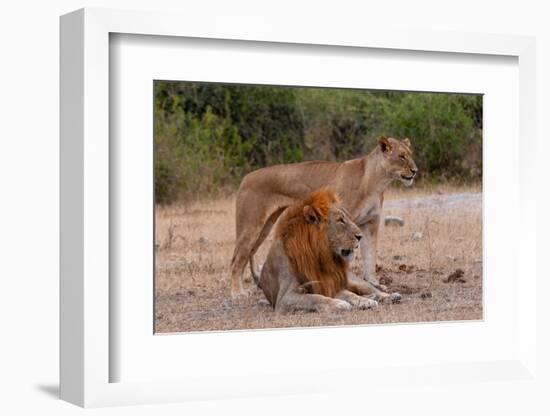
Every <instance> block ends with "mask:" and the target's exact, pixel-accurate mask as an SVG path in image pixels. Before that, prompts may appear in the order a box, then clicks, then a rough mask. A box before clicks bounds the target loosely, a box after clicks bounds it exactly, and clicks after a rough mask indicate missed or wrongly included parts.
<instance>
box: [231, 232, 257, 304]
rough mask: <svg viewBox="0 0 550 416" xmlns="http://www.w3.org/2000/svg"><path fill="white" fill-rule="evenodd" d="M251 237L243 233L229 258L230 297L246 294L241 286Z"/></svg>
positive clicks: (251, 242)
mask: <svg viewBox="0 0 550 416" xmlns="http://www.w3.org/2000/svg"><path fill="white" fill-rule="evenodd" d="M252 245H253V237H250V234H245V235H244V236H241V238H240V239H238V240H237V244H236V245H235V252H234V254H233V259H232V260H231V297H232V298H237V297H239V296H243V295H246V292H245V291H244V286H243V278H242V277H243V276H242V275H243V272H244V268H245V267H246V263H248V260H249V258H250V251H251V250H252Z"/></svg>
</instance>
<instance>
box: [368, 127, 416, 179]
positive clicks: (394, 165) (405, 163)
mask: <svg viewBox="0 0 550 416" xmlns="http://www.w3.org/2000/svg"><path fill="white" fill-rule="evenodd" d="M378 144H379V146H380V149H381V150H382V154H383V156H384V168H385V170H386V172H388V173H389V174H390V175H391V176H392V177H393V178H394V179H398V180H400V181H401V182H402V183H403V184H404V185H406V186H411V185H412V184H413V181H414V178H415V176H416V173H417V172H418V168H417V167H416V163H414V160H413V157H412V149H411V142H410V140H409V139H403V140H401V141H400V140H397V139H394V138H393V137H384V136H382V137H380V138H379V139H378Z"/></svg>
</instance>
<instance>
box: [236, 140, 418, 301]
mask: <svg viewBox="0 0 550 416" xmlns="http://www.w3.org/2000/svg"><path fill="white" fill-rule="evenodd" d="M417 172H418V168H417V167H416V164H415V163H414V160H413V158H412V150H411V143H410V141H409V139H404V140H397V139H394V138H391V137H385V136H382V137H380V138H379V139H378V146H376V148H375V149H373V150H372V151H371V152H370V153H369V154H368V155H367V156H365V157H363V158H360V159H353V160H348V161H346V162H342V163H333V162H322V161H316V162H302V163H295V164H290V165H277V166H271V167H267V168H262V169H258V170H256V171H254V172H251V173H249V174H248V175H246V176H245V177H244V179H243V180H242V182H241V185H240V187H239V190H238V193H237V202H236V231H237V241H236V246H235V251H234V253H233V258H232V260H231V294H232V296H233V297H237V296H239V295H242V294H244V293H245V292H244V289H243V282H242V274H243V271H244V268H245V267H246V264H247V263H248V262H250V269H251V271H252V275H253V276H257V275H258V271H257V270H256V267H255V264H254V254H255V253H256V251H257V250H258V248H259V247H260V245H261V244H262V242H263V241H264V240H265V238H266V237H267V236H268V234H269V232H270V230H271V228H272V226H273V224H275V222H276V221H277V218H278V217H279V216H280V215H281V214H282V213H283V211H284V210H285V209H286V208H287V207H288V206H290V205H292V204H294V203H296V202H297V201H299V200H301V199H303V198H305V196H306V195H308V194H309V193H310V192H311V191H313V190H316V189H319V188H320V187H322V186H327V185H329V186H332V187H334V189H335V190H336V192H337V194H338V196H339V197H340V198H341V200H342V205H343V207H345V208H346V209H347V210H348V211H349V213H350V215H351V218H352V219H353V221H354V222H355V223H356V224H357V225H358V226H359V228H360V229H361V231H362V232H363V235H364V238H363V239H362V240H361V244H360V246H361V255H362V260H363V262H364V276H363V279H365V280H367V281H368V282H369V283H370V284H372V285H373V287H374V288H382V287H380V286H379V285H378V282H377V281H376V275H375V267H376V243H377V241H376V240H377V234H378V226H379V223H380V214H381V211H382V203H383V200H384V190H385V189H386V188H387V187H388V185H389V184H390V183H391V182H392V181H393V180H395V179H397V180H400V181H401V182H403V183H404V184H405V185H408V186H410V185H412V183H413V180H414V177H415V176H416V173H417ZM382 289H383V288H382Z"/></svg>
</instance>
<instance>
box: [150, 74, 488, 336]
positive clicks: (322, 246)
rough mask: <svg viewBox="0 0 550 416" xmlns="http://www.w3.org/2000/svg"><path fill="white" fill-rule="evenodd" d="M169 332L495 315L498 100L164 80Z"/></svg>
mask: <svg viewBox="0 0 550 416" xmlns="http://www.w3.org/2000/svg"><path fill="white" fill-rule="evenodd" d="M153 90H154V106H153V108H152V113H153V114H152V116H153V120H154V137H153V142H154V200H155V203H154V235H155V241H154V311H153V313H154V333H155V334H168V333H190V332H197V331H229V330H254V329H275V328H307V327H327V326H330V327H335V326H345V325H372V324H378V325H382V324H396V323H426V322H449V321H472V320H483V210H482V206H483V192H482V191H483V95H482V94H465V93H458V92H445V93H443V92H425V91H394V90H367V89H350V88H326V87H317V86H284V85H252V84H230V83H211V82H196V81H175V80H154V81H153Z"/></svg>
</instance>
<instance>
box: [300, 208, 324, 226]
mask: <svg viewBox="0 0 550 416" xmlns="http://www.w3.org/2000/svg"><path fill="white" fill-rule="evenodd" d="M303 211H304V217H305V218H306V221H307V222H309V223H310V224H319V222H320V220H321V219H320V217H319V213H318V212H317V211H315V209H314V208H313V207H312V206H311V205H306V206H305V207H304V210H303Z"/></svg>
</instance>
